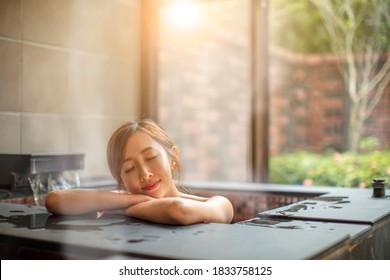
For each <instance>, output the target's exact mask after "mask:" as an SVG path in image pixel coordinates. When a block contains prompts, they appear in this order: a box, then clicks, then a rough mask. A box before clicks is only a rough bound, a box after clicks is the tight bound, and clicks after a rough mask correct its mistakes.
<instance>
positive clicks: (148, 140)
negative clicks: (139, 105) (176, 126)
mask: <svg viewBox="0 0 390 280" xmlns="http://www.w3.org/2000/svg"><path fill="white" fill-rule="evenodd" d="M146 148H153V149H156V150H163V149H164V148H163V147H162V146H161V144H160V143H158V142H157V141H156V140H154V139H153V138H152V137H151V136H149V135H148V134H146V133H143V132H140V131H137V132H135V133H134V134H133V135H132V136H131V137H130V138H129V139H128V140H127V143H126V146H125V151H124V152H125V158H126V157H128V156H132V155H137V154H139V153H141V152H142V151H144V150H145V149H146Z"/></svg>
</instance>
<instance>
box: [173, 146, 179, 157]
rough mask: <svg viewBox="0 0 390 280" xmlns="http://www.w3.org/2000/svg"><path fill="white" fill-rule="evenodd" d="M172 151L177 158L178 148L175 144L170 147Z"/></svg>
mask: <svg viewBox="0 0 390 280" xmlns="http://www.w3.org/2000/svg"><path fill="white" fill-rule="evenodd" d="M172 152H173V153H174V154H175V156H176V157H177V158H178V157H179V148H178V147H176V146H173V147H172Z"/></svg>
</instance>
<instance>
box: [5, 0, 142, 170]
mask: <svg viewBox="0 0 390 280" xmlns="http://www.w3.org/2000/svg"><path fill="white" fill-rule="evenodd" d="M138 38H139V0H138V1H137V0H111V1H107V0H50V1H47V0H1V1H0V135H1V137H0V153H32V152H81V153H85V155H86V157H85V170H84V171H82V172H81V176H82V177H95V176H109V173H108V169H107V166H106V156H105V149H106V144H107V141H108V138H109V136H110V135H111V133H112V131H113V130H114V129H115V128H116V127H117V126H118V125H119V124H120V123H122V122H123V121H126V120H129V119H134V118H135V117H137V116H138V114H139V106H138V103H139V83H138V80H139V77H138V75H139V71H138V69H139V61H138V57H139V56H138V51H139V47H138V46H139V39H138Z"/></svg>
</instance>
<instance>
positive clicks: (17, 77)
mask: <svg viewBox="0 0 390 280" xmlns="http://www.w3.org/2000/svg"><path fill="white" fill-rule="evenodd" d="M21 61H22V45H21V44H20V43H15V42H8V41H5V40H0V111H19V110H20V98H21V68H22V62H21Z"/></svg>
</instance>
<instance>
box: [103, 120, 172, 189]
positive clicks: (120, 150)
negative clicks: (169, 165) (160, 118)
mask: <svg viewBox="0 0 390 280" xmlns="http://www.w3.org/2000/svg"><path fill="white" fill-rule="evenodd" d="M136 132H142V133H145V134H147V135H149V136H150V137H152V138H153V139H154V140H155V141H157V142H158V143H159V144H160V145H161V146H162V147H163V148H164V150H165V152H166V153H167V155H168V157H169V158H170V159H171V160H172V162H173V163H175V169H174V171H176V172H177V173H178V174H179V175H180V163H179V159H178V157H177V156H176V154H175V153H174V152H173V151H172V147H173V146H174V143H173V141H172V139H171V137H169V135H168V134H167V133H166V132H165V130H164V129H163V128H162V127H161V126H159V125H158V124H157V123H156V122H154V121H153V120H151V119H141V120H137V121H134V122H126V123H124V124H122V125H121V126H120V127H118V128H117V129H116V130H115V131H114V133H113V134H112V136H111V138H110V140H109V141H108V145H107V161H108V167H109V168H110V172H111V174H112V176H113V177H114V178H115V180H116V181H117V182H118V184H119V186H121V168H122V163H123V160H124V155H125V148H126V144H127V140H128V139H129V138H130V137H131V136H133V135H134V133H136Z"/></svg>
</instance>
